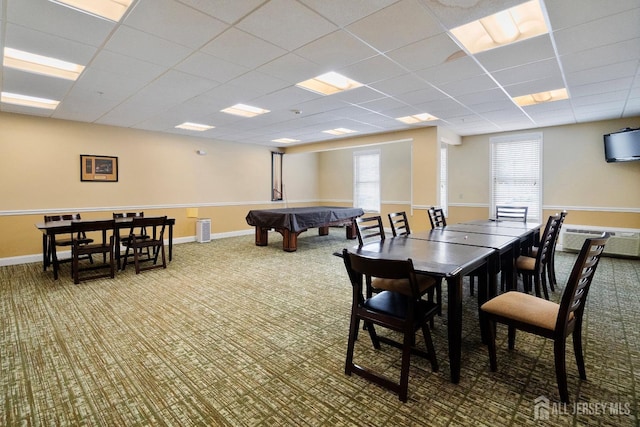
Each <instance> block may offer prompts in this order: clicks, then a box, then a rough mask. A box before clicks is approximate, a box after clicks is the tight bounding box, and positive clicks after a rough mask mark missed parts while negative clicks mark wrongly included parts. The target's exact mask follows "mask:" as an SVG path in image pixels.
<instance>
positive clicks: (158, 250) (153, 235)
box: [121, 216, 167, 274]
mask: <svg viewBox="0 0 640 427" xmlns="http://www.w3.org/2000/svg"><path fill="white" fill-rule="evenodd" d="M166 225H167V217H166V216H161V217H148V218H140V217H134V218H133V219H132V221H131V227H130V229H129V240H127V241H126V242H121V243H122V244H123V246H125V247H126V248H127V249H126V251H125V254H124V261H123V263H122V269H123V270H124V269H125V268H126V266H127V262H128V258H129V251H131V252H132V253H133V262H134V265H135V268H136V274H140V272H141V271H144V270H151V269H153V268H167V260H166V257H165V250H164V230H165V227H166ZM142 228H145V229H146V230H147V231H148V234H149V235H148V237H147V238H142V239H140V238H137V237H136V236H137V235H136V230H140V229H142ZM147 248H148V249H149V250H150V252H148V253H147V254H145V253H144V251H145V250H146V249H147ZM143 256H144V258H143ZM159 256H161V257H160V260H161V263H158V257H159ZM143 262H148V263H149V264H146V265H144V266H143V265H142V263H143Z"/></svg>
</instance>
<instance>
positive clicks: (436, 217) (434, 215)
mask: <svg viewBox="0 0 640 427" xmlns="http://www.w3.org/2000/svg"><path fill="white" fill-rule="evenodd" d="M427 213H428V214H429V222H430V223H431V229H432V230H433V229H434V228H436V227H446V226H447V218H445V216H444V210H443V209H442V208H436V207H434V206H432V207H430V208H429V210H428V211H427Z"/></svg>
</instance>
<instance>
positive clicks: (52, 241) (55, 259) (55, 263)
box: [49, 234, 59, 280]
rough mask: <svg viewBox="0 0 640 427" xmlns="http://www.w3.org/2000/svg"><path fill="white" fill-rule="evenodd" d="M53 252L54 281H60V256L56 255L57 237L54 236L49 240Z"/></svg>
mask: <svg viewBox="0 0 640 427" xmlns="http://www.w3.org/2000/svg"><path fill="white" fill-rule="evenodd" d="M49 245H50V247H49V249H50V250H51V262H52V264H53V279H54V280H58V267H59V265H58V254H57V253H56V235H55V234H52V235H51V236H50V240H49Z"/></svg>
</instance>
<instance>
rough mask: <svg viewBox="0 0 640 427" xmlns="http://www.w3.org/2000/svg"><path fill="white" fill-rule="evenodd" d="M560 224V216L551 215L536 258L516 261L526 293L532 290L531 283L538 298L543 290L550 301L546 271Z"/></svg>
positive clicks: (524, 258)
mask: <svg viewBox="0 0 640 427" xmlns="http://www.w3.org/2000/svg"><path fill="white" fill-rule="evenodd" d="M559 223H560V214H556V215H551V216H550V217H549V219H548V220H547V224H546V226H545V227H544V232H543V233H542V237H541V238H540V245H539V246H538V249H537V251H536V256H535V257H533V256H528V255H520V256H519V257H518V258H517V259H516V270H517V272H518V273H519V274H521V275H522V278H523V282H524V289H525V291H526V292H529V291H530V290H531V283H532V281H533V285H534V286H535V292H536V296H538V297H539V296H540V294H541V290H542V292H544V297H545V299H549V291H548V290H547V279H546V269H547V266H548V264H549V260H550V256H551V247H552V245H553V243H554V241H555V240H554V239H555V237H556V231H557V229H558V224H559Z"/></svg>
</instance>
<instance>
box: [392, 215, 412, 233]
mask: <svg viewBox="0 0 640 427" xmlns="http://www.w3.org/2000/svg"><path fill="white" fill-rule="evenodd" d="M387 216H388V217H389V224H390V225H391V233H392V234H393V237H396V236H408V235H409V234H411V227H410V226H409V220H408V219H407V213H406V212H404V211H402V212H392V213H390V214H389V215H387Z"/></svg>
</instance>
